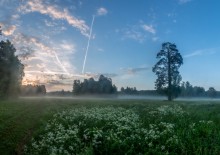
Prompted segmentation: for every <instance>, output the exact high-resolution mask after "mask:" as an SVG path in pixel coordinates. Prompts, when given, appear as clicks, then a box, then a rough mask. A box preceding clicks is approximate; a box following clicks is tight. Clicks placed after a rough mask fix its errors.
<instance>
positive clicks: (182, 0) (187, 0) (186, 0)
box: [178, 0, 192, 4]
mask: <svg viewBox="0 0 220 155" xmlns="http://www.w3.org/2000/svg"><path fill="white" fill-rule="evenodd" d="M178 1H179V4H185V3H188V2H191V1H192V0H178Z"/></svg>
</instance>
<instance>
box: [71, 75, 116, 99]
mask: <svg viewBox="0 0 220 155" xmlns="http://www.w3.org/2000/svg"><path fill="white" fill-rule="evenodd" d="M116 92H117V87H116V86H115V85H114V84H112V79H111V78H108V77H105V76H104V75H100V76H99V79H98V80H97V81H95V80H94V79H93V78H89V79H84V81H83V82H81V81H80V80H74V82H73V94H74V95H81V94H114V93H116Z"/></svg>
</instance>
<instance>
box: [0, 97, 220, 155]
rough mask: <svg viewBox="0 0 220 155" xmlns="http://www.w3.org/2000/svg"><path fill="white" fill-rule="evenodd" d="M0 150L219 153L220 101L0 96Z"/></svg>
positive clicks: (3, 151) (59, 152) (20, 152)
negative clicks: (3, 99)
mask: <svg viewBox="0 0 220 155" xmlns="http://www.w3.org/2000/svg"><path fill="white" fill-rule="evenodd" d="M0 137H1V140H0V154H3V155H7V154H30V155H34V154H44V155H46V154H51V155H52V154H54V155H59V154H60V155H65V154H66V155H68V154H82V155H83V154H89V155H92V154H184V155H185V154H190V155H191V154H212V155H215V154H220V102H219V101H208V100H206V101H175V102H167V101H157V100H134V99H133V100H126V99H123V100H116V99H92V100H91V99H70V98H69V99H64V98H54V99H48V98H37V99H36V98H35V99H34V98H26V99H17V100H7V101H0Z"/></svg>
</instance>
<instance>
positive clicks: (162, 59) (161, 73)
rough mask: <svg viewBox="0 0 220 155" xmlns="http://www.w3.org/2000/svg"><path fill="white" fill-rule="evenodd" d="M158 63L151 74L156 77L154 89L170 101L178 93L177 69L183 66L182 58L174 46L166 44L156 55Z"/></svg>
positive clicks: (179, 77)
mask: <svg viewBox="0 0 220 155" xmlns="http://www.w3.org/2000/svg"><path fill="white" fill-rule="evenodd" d="M157 59H159V61H158V62H157V63H156V64H155V66H154V67H153V69H152V70H153V72H154V73H155V74H156V75H157V80H156V82H155V88H156V89H157V90H158V91H159V92H163V93H165V94H166V95H167V96H168V100H172V99H173V98H174V97H177V96H178V95H179V93H180V88H179V84H180V81H181V80H182V78H181V75H180V74H179V71H178V69H179V68H180V66H181V65H182V64H183V58H182V56H181V54H180V53H179V51H178V49H177V47H176V45H175V44H172V43H169V42H166V43H163V44H162V49H161V50H160V52H158V53H157Z"/></svg>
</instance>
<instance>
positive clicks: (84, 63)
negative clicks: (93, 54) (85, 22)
mask: <svg viewBox="0 0 220 155" xmlns="http://www.w3.org/2000/svg"><path fill="white" fill-rule="evenodd" d="M94 20H95V16H93V18H92V24H91V27H90V33H89V39H88V44H87V47H86V54H85V58H84V62H83V69H82V74H84V69H85V65H86V58H87V54H88V50H89V44H90V40H91V35H92V27H93V23H94Z"/></svg>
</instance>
